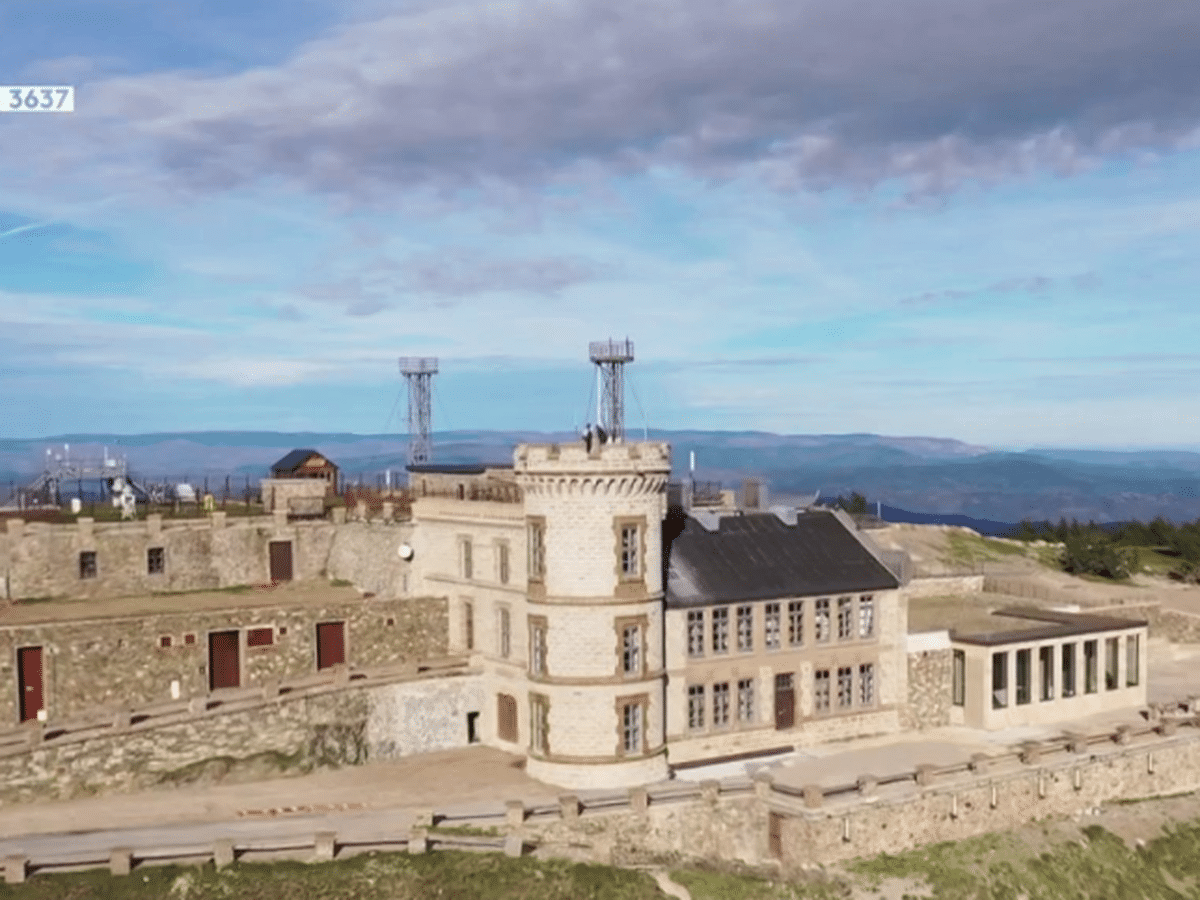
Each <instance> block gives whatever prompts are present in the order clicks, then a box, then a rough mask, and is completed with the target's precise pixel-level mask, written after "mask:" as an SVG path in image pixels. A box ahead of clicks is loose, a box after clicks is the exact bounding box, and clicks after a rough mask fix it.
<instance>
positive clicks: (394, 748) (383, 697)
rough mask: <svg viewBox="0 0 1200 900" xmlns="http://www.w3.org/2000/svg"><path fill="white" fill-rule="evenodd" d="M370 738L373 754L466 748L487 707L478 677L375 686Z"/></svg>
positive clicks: (385, 755) (368, 725)
mask: <svg viewBox="0 0 1200 900" xmlns="http://www.w3.org/2000/svg"><path fill="white" fill-rule="evenodd" d="M370 699H371V703H370V710H369V712H368V714H367V721H366V740H367V748H368V755H369V757H370V758H371V759H396V758H398V757H401V756H410V755H412V754H414V753H432V752H433V751H435V750H449V749H452V748H454V747H465V746H467V744H468V743H470V742H471V737H474V742H476V743H478V742H479V740H480V738H479V733H478V730H477V731H476V733H475V735H473V736H472V735H470V734H469V731H470V728H471V725H470V723H471V722H472V721H474V722H476V723H478V721H479V719H480V718H481V714H482V711H483V709H484V706H485V694H484V691H483V686H482V684H481V683H480V681H479V678H478V677H477V676H473V677H467V678H464V677H454V678H448V679H438V680H436V681H414V682H405V683H401V684H392V685H387V686H385V687H379V688H375V689H373V690H372V691H371V695H370Z"/></svg>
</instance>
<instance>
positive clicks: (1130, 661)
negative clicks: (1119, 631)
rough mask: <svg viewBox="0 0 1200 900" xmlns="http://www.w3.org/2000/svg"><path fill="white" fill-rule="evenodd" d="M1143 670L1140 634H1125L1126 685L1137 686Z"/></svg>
mask: <svg viewBox="0 0 1200 900" xmlns="http://www.w3.org/2000/svg"><path fill="white" fill-rule="evenodd" d="M1140 672H1141V660H1140V659H1139V658H1138V636H1137V635H1136V634H1129V635H1126V636H1125V685H1126V687H1135V686H1136V685H1137V683H1138V675H1139V674H1140Z"/></svg>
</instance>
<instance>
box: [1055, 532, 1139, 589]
mask: <svg viewBox="0 0 1200 900" xmlns="http://www.w3.org/2000/svg"><path fill="white" fill-rule="evenodd" d="M1063 544H1064V547H1063V552H1062V555H1061V557H1060V559H1059V561H1060V563H1061V564H1062V567H1063V570H1064V571H1066V572H1070V573H1071V574H1073V575H1099V576H1101V577H1102V578H1114V579H1119V578H1128V577H1129V575H1130V574H1131V573H1132V572H1133V571H1134V570H1136V569H1137V566H1138V555H1137V551H1136V550H1132V549H1128V548H1125V547H1118V546H1117V545H1116V544H1114V543H1113V542H1112V541H1110V540H1109V539H1108V538H1107V537H1105V536H1103V535H1100V534H1081V535H1077V536H1076V535H1068V536H1067V539H1066V540H1065V541H1063Z"/></svg>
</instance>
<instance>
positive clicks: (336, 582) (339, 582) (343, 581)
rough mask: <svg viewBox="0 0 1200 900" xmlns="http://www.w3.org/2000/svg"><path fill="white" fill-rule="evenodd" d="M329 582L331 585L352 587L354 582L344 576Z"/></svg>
mask: <svg viewBox="0 0 1200 900" xmlns="http://www.w3.org/2000/svg"><path fill="white" fill-rule="evenodd" d="M329 584H330V585H331V586H333V587H354V582H353V581H347V580H346V579H345V578H335V579H333V581H331V582H329Z"/></svg>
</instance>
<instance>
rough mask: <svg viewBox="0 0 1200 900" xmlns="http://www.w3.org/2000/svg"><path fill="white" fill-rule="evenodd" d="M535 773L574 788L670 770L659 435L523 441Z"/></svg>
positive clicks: (664, 452)
mask: <svg viewBox="0 0 1200 900" xmlns="http://www.w3.org/2000/svg"><path fill="white" fill-rule="evenodd" d="M514 469H515V474H516V479H517V482H518V484H519V485H520V486H521V488H522V489H523V492H524V500H525V514H526V517H527V521H526V526H527V530H528V533H527V541H528V544H529V560H528V564H529V588H528V590H529V593H528V604H527V610H528V622H527V623H526V625H527V628H528V641H529V661H528V662H529V665H528V669H527V673H528V674H527V679H528V695H527V698H523V701H524V702H526V703H527V704H528V707H527V710H526V712H527V714H528V717H529V718H528V719H527V720H526V721H528V723H529V734H530V743H529V746H530V750H529V757H528V762H527V765H526V771H527V772H528V774H529V775H530V776H532V777H534V778H537V779H540V780H542V781H546V782H549V783H550V784H557V785H561V786H564V787H575V788H604V787H623V786H631V785H638V784H647V783H650V782H654V781H659V780H662V779H665V778H666V777H667V776H668V768H667V759H666V752H665V751H666V747H665V735H664V729H663V722H664V718H665V715H664V706H663V704H664V702H665V698H666V692H665V685H666V673H665V670H664V660H663V602H662V600H663V571H662V569H663V565H662V522H663V518H664V516H665V514H666V485H667V479H668V476H669V475H670V471H671V451H670V446H669V445H668V444H666V443H660V442H638V443H609V444H601V443H599V442H597V443H596V444H595V445H594V446H591V447H590V448H589V447H587V446H585V445H584V444H583V443H582V442H581V443H578V444H564V445H561V446H560V445H521V446H518V447H517V449H516V452H515V453H514Z"/></svg>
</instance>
